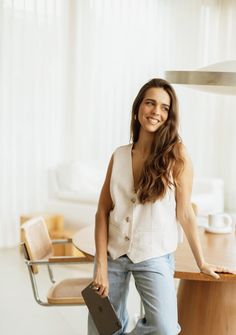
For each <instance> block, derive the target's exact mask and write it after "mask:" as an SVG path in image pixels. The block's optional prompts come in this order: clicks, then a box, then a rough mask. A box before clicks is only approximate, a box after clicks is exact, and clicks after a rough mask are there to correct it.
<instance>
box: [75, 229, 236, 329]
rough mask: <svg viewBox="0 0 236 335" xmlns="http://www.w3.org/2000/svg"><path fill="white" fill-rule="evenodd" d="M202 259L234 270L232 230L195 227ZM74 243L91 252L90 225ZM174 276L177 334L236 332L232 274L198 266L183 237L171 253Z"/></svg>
mask: <svg viewBox="0 0 236 335" xmlns="http://www.w3.org/2000/svg"><path fill="white" fill-rule="evenodd" d="M199 236H200V240H201V245H202V248H203V253H204V256H205V259H206V260H207V262H209V263H213V264H216V265H217V264H218V265H224V266H227V267H230V268H232V269H234V270H236V234H235V233H230V234H210V233H206V232H205V230H204V229H203V228H199ZM73 243H74V245H75V246H76V247H77V248H78V249H79V250H81V251H82V252H84V253H85V254H87V255H90V256H94V255H95V244H94V226H93V225H89V226H87V227H84V228H82V229H81V230H79V231H78V232H77V233H76V234H75V235H74V236H73ZM175 260H176V267H175V268H176V270H175V278H179V279H180V283H179V288H178V295H177V296H178V311H179V323H180V325H181V328H182V331H181V335H199V334H200V335H213V334H214V335H235V334H236V275H232V274H220V279H214V278H213V277H210V276H207V275H205V274H203V273H200V272H199V269H198V267H197V265H196V262H195V260H194V257H193V254H192V252H191V250H190V247H189V244H188V242H187V240H186V238H184V241H183V243H181V244H179V246H178V249H177V251H176V253H175Z"/></svg>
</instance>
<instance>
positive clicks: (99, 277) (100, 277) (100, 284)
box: [93, 264, 109, 298]
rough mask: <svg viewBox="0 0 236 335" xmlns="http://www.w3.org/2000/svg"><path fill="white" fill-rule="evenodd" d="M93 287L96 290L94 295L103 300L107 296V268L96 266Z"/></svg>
mask: <svg viewBox="0 0 236 335" xmlns="http://www.w3.org/2000/svg"><path fill="white" fill-rule="evenodd" d="M93 287H94V290H96V293H97V294H99V295H100V296H101V297H103V298H105V297H107V296H108V291H109V282H108V272H107V266H104V265H103V266H102V265H98V264H97V265H96V269H95V273H94V279H93Z"/></svg>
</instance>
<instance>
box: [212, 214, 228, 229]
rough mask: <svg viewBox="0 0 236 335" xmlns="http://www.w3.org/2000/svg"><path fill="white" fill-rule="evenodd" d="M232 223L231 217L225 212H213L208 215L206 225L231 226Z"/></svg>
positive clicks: (213, 226)
mask: <svg viewBox="0 0 236 335" xmlns="http://www.w3.org/2000/svg"><path fill="white" fill-rule="evenodd" d="M232 223H233V220H232V217H231V216H230V215H229V214H226V213H214V214H209V215H208V225H209V227H212V228H225V227H231V226H232Z"/></svg>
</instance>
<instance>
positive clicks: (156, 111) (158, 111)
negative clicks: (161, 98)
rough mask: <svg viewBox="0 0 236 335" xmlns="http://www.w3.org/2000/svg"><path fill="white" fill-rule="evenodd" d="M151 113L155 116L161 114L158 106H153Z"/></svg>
mask: <svg viewBox="0 0 236 335" xmlns="http://www.w3.org/2000/svg"><path fill="white" fill-rule="evenodd" d="M152 112H153V114H155V115H160V114H161V109H160V106H158V105H156V106H154V108H153V110H152Z"/></svg>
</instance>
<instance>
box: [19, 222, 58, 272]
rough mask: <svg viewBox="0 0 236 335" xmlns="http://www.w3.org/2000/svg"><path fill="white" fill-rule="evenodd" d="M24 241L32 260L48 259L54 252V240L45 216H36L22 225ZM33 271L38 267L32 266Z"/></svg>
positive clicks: (36, 270)
mask: <svg viewBox="0 0 236 335" xmlns="http://www.w3.org/2000/svg"><path fill="white" fill-rule="evenodd" d="M21 230H22V235H23V236H22V237H23V242H24V243H25V247H26V250H27V254H28V256H29V259H30V260H42V259H47V258H48V257H50V256H51V255H52V253H53V248H52V241H51V239H50V237H49V233H48V229H47V226H46V223H45V221H44V218H43V217H35V218H33V219H31V220H28V221H27V222H25V223H24V224H23V225H22V226H21ZM32 271H33V273H38V267H37V266H35V265H34V266H32Z"/></svg>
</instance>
